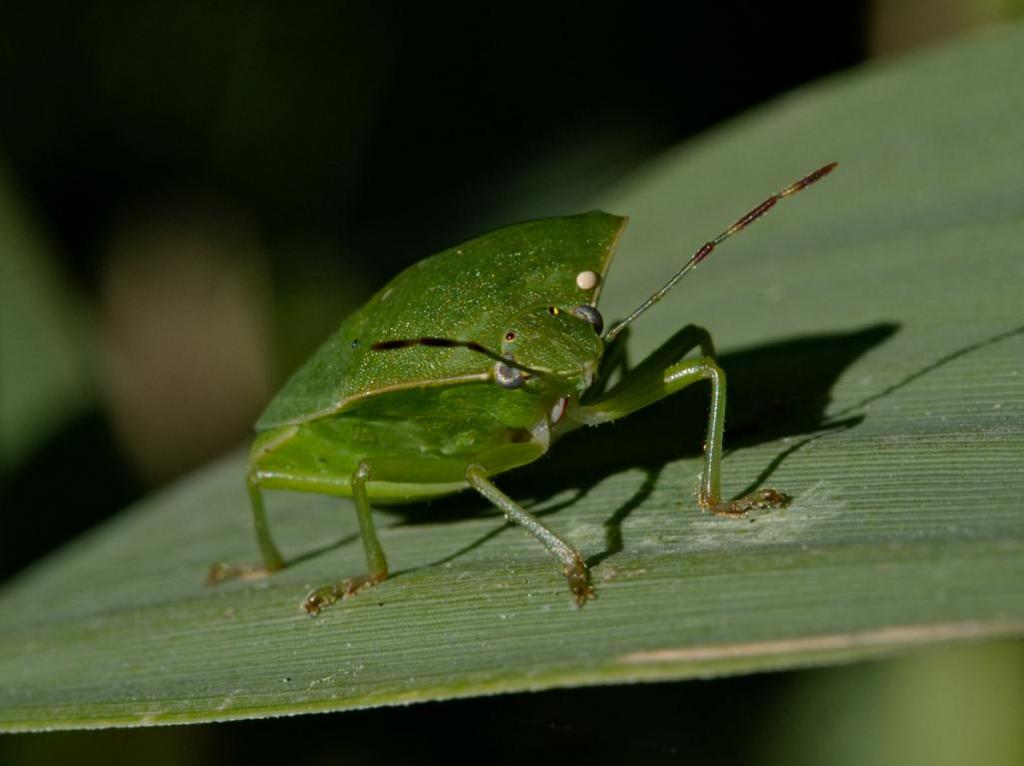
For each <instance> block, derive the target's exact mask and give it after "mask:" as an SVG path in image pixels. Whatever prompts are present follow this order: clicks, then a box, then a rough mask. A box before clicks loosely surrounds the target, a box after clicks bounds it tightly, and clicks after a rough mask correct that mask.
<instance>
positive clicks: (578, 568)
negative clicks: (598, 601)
mask: <svg viewBox="0 0 1024 766" xmlns="http://www.w3.org/2000/svg"><path fill="white" fill-rule="evenodd" d="M565 578H566V579H567V580H568V581H569V590H571V591H572V595H573V598H575V599H576V606H583V605H584V604H585V603H587V599H588V598H597V593H596V592H595V591H594V588H593V587H592V586H591V584H590V570H589V569H587V565H586V564H584V563H583V562H582V561H578V562H576V564H574V565H573V566H572V567H570V568H567V569H566V570H565Z"/></svg>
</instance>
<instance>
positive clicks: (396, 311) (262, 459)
mask: <svg viewBox="0 0 1024 766" xmlns="http://www.w3.org/2000/svg"><path fill="white" fill-rule="evenodd" d="M835 166H836V163H831V164H828V165H825V166H824V167H822V168H820V169H818V170H816V171H815V172H813V173H811V174H810V175H808V176H805V177H804V178H802V179H800V180H799V181H796V182H795V183H793V184H790V185H789V186H787V187H786V188H785V189H783V190H782V191H780V192H778V193H777V194H773V195H772V196H771V197H769V198H768V199H766V200H765V201H764V202H762V203H761V204H760V205H758V206H756V207H755V208H753V209H752V210H751V211H750V212H748V213H747V214H746V215H744V216H742V217H741V218H740V219H739V220H737V221H736V222H735V223H734V224H733V225H732V226H730V227H729V228H728V229H726V230H725V231H723V232H722V233H721V234H719V235H718V236H717V237H715V238H714V239H711V240H709V241H708V242H706V243H705V244H703V245H701V247H699V248H698V249H697V251H696V252H695V253H694V254H693V256H691V258H690V259H689V260H688V261H687V262H686V263H685V264H684V265H683V267H682V268H681V269H680V270H679V271H678V272H676V274H675V275H673V277H672V278H671V279H670V280H669V281H668V282H667V283H666V284H665V285H664V286H663V287H662V288H661V289H659V290H658V291H657V292H655V293H654V294H653V295H652V296H651V297H650V298H648V299H647V300H646V301H645V302H644V303H643V304H641V305H640V306H639V307H638V308H637V309H636V310H635V311H633V312H632V313H631V314H630V315H629V316H627V317H626V318H625V319H623V320H622V321H620V322H618V323H616V324H615V325H614V326H613V327H611V328H610V329H608V330H607V331H605V330H604V327H603V324H604V323H603V320H602V318H601V314H600V313H599V312H598V310H597V308H596V306H597V301H598V298H599V296H600V292H601V286H602V284H603V282H604V278H605V276H606V274H607V272H608V266H609V263H610V261H611V257H612V253H613V250H614V247H615V244H616V242H617V240H618V238H619V235H620V234H621V232H622V230H623V228H624V226H625V224H626V219H625V218H621V217H618V216H614V215H609V214H607V213H602V212H592V213H587V214H584V215H577V216H571V217H566V218H550V219H543V220H538V221H530V222H526V223H520V224H515V225H512V226H508V227H506V228H503V229H499V230H497V231H494V232H491V233H490V234H486V235H484V236H482V237H479V238H478V239H474V240H472V241H470V242H467V243H465V244H463V245H460V246H458V247H455V248H452V249H449V250H446V251H444V252H442V253H439V254H437V255H434V256H431V257H429V258H426V259H424V260H422V261H420V262H419V263H416V264H414V265H413V266H411V267H409V268H408V269H406V270H405V271H403V272H402V273H401V274H399V275H398V276H397V277H395V278H394V279H393V280H391V282H389V283H388V284H387V285H385V286H384V288H383V289H381V290H380V291H379V292H378V293H377V294H376V295H374V296H373V297H372V298H371V299H370V301H369V302H368V303H367V304H366V305H365V306H363V307H362V308H361V309H359V310H358V311H356V312H355V313H354V314H352V315H351V316H350V317H349V318H348V319H346V320H345V321H344V322H343V323H342V325H341V327H340V328H339V329H338V330H337V331H336V332H335V333H334V335H332V336H331V337H330V338H329V339H328V340H327V342H326V343H325V344H324V345H323V346H322V347H321V348H320V350H319V351H317V353H316V354H315V355H314V356H313V357H312V358H310V359H309V361H307V362H306V364H305V365H304V366H303V367H302V368H301V369H299V371H298V372H296V373H295V374H294V375H293V376H292V378H291V379H290V380H289V381H288V383H287V384H286V385H285V386H284V388H283V389H282V390H281V391H280V392H279V393H278V394H277V396H276V397H275V398H274V400H273V401H272V402H271V403H270V406H269V407H268V408H267V410H266V412H264V413H263V416H262V417H261V418H260V420H259V422H258V423H257V424H256V429H257V432H258V434H257V437H256V439H255V442H254V443H253V446H252V449H251V452H250V459H249V474H248V479H247V487H248V491H249V497H250V500H251V504H252V513H253V522H254V526H255V530H256V537H257V541H258V543H259V547H260V550H261V552H262V554H263V567H264V569H265V570H266V571H270V572H272V571H274V570H278V569H281V568H283V567H284V565H285V560H284V558H283V557H282V556H281V553H280V551H279V550H278V548H277V545H276V544H275V543H274V541H273V540H272V538H271V536H270V532H269V529H268V527H267V520H266V513H265V510H264V506H263V494H262V493H263V490H267V489H288V490H298V491H303V492H317V493H322V494H327V495H339V496H344V497H351V498H353V499H354V501H355V506H356V514H357V517H358V520H359V528H360V531H361V533H362V540H363V547H364V549H365V552H366V561H367V569H368V571H367V573H366V574H364V575H360V576H358V577H354V578H352V579H349V580H345V581H344V582H341V583H337V584H332V585H327V586H324V587H322V588H318V589H316V590H314V591H313V592H312V593H310V594H309V595H308V596H307V597H306V599H305V601H304V603H303V606H304V608H305V609H306V611H307V612H309V614H311V615H316V614H317V613H318V612H319V611H320V610H321V609H322V608H323V607H324V606H326V605H328V604H331V603H333V602H335V601H337V600H339V599H341V598H344V597H346V596H349V595H351V594H354V593H355V592H357V591H358V590H360V589H362V588H364V587H366V586H369V585H374V584H376V583H379V582H381V581H382V580H384V579H386V578H387V576H388V565H387V561H386V559H385V556H384V551H383V550H382V548H381V545H380V542H379V541H378V539H377V534H376V531H375V529H374V525H373V519H372V513H371V504H378V505H387V504H396V503H407V502H416V501H422V500H427V499H430V498H436V497H440V496H442V495H447V494H451V493H454V492H458V491H460V490H463V489H466V488H473V489H474V490H476V491H477V492H479V493H480V494H481V495H483V496H484V497H485V498H487V500H489V501H490V502H491V503H493V504H494V505H495V506H497V507H498V508H499V509H500V510H501V511H502V512H503V513H504V514H505V516H506V518H507V519H509V520H510V521H514V522H516V523H518V524H520V525H522V526H523V527H524V528H525V529H526V530H527V531H528V532H530V533H531V534H532V535H534V536H535V537H536V538H537V539H538V540H539V541H540V542H541V543H542V544H543V545H544V547H545V548H547V550H548V551H549V552H550V553H551V554H552V555H554V556H555V557H556V558H557V559H558V560H559V561H560V562H561V564H562V568H563V572H564V573H565V576H566V578H567V580H568V583H569V589H570V590H571V591H572V593H573V595H574V597H575V599H576V602H577V603H578V604H580V605H582V604H583V603H584V602H585V601H586V600H587V599H588V598H590V597H591V596H593V595H594V591H593V589H592V588H591V585H590V572H589V570H588V569H587V566H586V564H585V563H584V561H583V558H582V556H581V555H580V554H579V552H578V551H577V550H576V549H575V548H573V547H572V546H571V545H570V544H569V543H567V542H566V541H564V540H563V539H561V538H560V537H559V536H558V535H556V534H555V533H554V532H552V531H551V530H550V529H548V528H547V527H546V526H544V525H543V524H542V523H541V522H540V521H539V520H538V519H536V518H535V517H534V516H532V515H531V514H530V513H528V512H527V511H526V510H524V509H523V508H522V507H521V506H520V505H518V504H517V503H516V502H515V501H514V500H513V499H512V498H510V497H508V496H507V495H505V494H504V493H502V492H501V490H499V489H498V487H497V486H495V484H494V483H493V482H492V480H491V478H492V477H493V476H495V475H497V474H500V473H502V472H504V471H508V470H510V469H512V468H516V467H519V466H522V465H525V464H527V463H531V462H533V461H534V460H537V459H538V458H539V457H540V456H541V455H543V454H544V453H545V452H547V451H548V449H549V447H550V446H551V444H552V443H553V442H554V441H555V440H556V439H558V438H559V437H560V436H562V435H564V434H565V433H568V432H569V431H572V430H574V429H576V428H579V427H581V426H586V425H597V424H600V423H606V422H609V421H613V420H617V419H618V418H621V417H624V416H626V415H628V414H630V413H631V412H634V411H636V410H639V409H641V408H643V407H646V406H648V405H650V404H652V403H654V402H656V401H658V400H660V399H662V398H664V397H666V396H668V395H670V394H672V393H674V392H676V391H679V390H680V389H682V388H684V387H685V386H688V385H690V384H691V383H696V382H698V381H702V380H708V381H710V383H711V407H710V413H709V417H708V426H707V437H706V439H705V444H704V467H703V470H702V473H701V479H700V488H699V490H698V497H697V501H698V504H699V505H700V507H701V508H702V509H704V510H706V511H711V512H713V513H717V514H723V515H730V516H735V515H742V514H745V513H746V512H747V511H749V510H751V509H753V508H767V507H781V506H784V505H786V504H787V503H788V502H789V499H790V498H789V497H788V496H787V495H785V494H783V493H781V492H777V491H775V490H772V489H761V490H759V491H756V492H754V493H752V494H750V495H748V496H746V497H743V498H740V499H738V500H733V501H728V500H724V499H723V498H722V495H721V490H720V480H719V474H720V469H721V461H722V434H723V422H724V416H725V376H724V373H723V372H722V369H721V368H720V367H719V366H718V364H716V362H715V354H714V350H713V346H712V343H711V338H710V336H709V334H708V332H707V331H706V330H704V329H702V328H699V327H696V326H693V325H690V326H688V327H686V328H685V329H684V330H683V331H681V332H680V333H678V334H677V336H676V340H675V341H674V342H673V344H670V345H671V347H670V348H669V349H668V352H667V353H666V352H665V350H664V349H662V351H660V352H659V354H658V355H657V358H654V356H652V357H651V358H648V360H646V361H645V362H644V363H643V364H641V365H640V366H638V367H637V368H635V369H634V370H632V371H631V372H629V373H628V374H626V375H624V376H623V377H622V379H621V380H619V381H618V383H616V384H615V385H614V386H613V387H612V388H611V389H610V390H608V391H607V392H604V384H605V382H606V381H604V380H601V379H600V370H601V369H603V368H602V367H601V366H600V362H601V360H602V357H603V356H605V355H606V352H608V350H609V349H610V348H611V347H612V344H613V343H614V342H615V339H616V338H617V337H618V336H619V334H620V333H621V332H622V331H623V329H624V328H625V327H627V326H628V325H629V324H630V323H631V322H633V321H634V320H635V319H636V318H637V317H638V316H640V315H641V314H642V313H643V312H644V311H646V310H647V309H648V308H650V307H651V306H652V305H653V304H654V303H656V302H658V301H660V300H661V299H662V298H663V297H664V296H665V294H666V293H667V292H668V291H669V290H671V289H672V288H673V287H674V286H675V284H676V283H677V282H678V281H679V280H680V279H681V278H682V277H683V276H684V275H685V274H686V273H687V272H689V271H690V270H692V269H693V268H694V267H695V266H697V264H699V263H700V262H701V261H702V260H703V259H704V258H706V257H707V256H708V255H709V254H710V253H711V251H712V250H714V248H715V247H716V246H717V245H718V244H720V243H721V242H722V241H724V240H726V239H728V238H729V237H731V236H732V235H733V234H736V233H737V232H739V231H740V230H742V229H744V228H746V227H747V226H748V225H750V224H751V223H753V222H754V221H755V220H757V219H758V218H760V217H761V216H762V215H764V214H765V213H766V212H768V210H770V209H771V208H772V207H774V205H775V204H776V203H777V202H778V201H779V200H781V199H783V198H785V197H788V196H790V195H792V194H795V193H796V192H798V191H800V190H801V189H804V188H806V187H807V186H809V185H811V184H812V183H814V182H815V181H817V180H818V179H820V178H822V177H823V176H825V175H826V174H828V173H829V172H831V171H832V170H833V169H834V168H835ZM621 340H622V339H621V338H620V344H621ZM693 348H699V349H700V353H701V356H700V357H699V358H695V359H683V357H684V356H685V355H686V353H687V352H689V351H690V350H691V349H693ZM588 392H589V394H590V395H589V396H588ZM595 392H596V393H595ZM240 571H241V570H238V569H237V568H232V567H228V566H225V565H217V566H215V567H214V570H213V572H211V579H213V580H221V579H225V578H226V577H230V576H232V575H235V574H238V573H239V572H240Z"/></svg>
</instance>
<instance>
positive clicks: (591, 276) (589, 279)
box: [576, 271, 599, 290]
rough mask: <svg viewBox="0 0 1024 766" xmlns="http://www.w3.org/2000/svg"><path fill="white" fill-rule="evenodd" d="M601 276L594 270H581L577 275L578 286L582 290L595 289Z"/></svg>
mask: <svg viewBox="0 0 1024 766" xmlns="http://www.w3.org/2000/svg"><path fill="white" fill-rule="evenodd" d="M598 280H599V277H598V276H597V273H596V272H593V271H581V272H580V273H579V274H577V275H576V287H578V288H580V290H593V289H594V288H595V287H597V283H598Z"/></svg>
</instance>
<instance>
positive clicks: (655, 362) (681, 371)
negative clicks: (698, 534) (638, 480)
mask: <svg viewBox="0 0 1024 766" xmlns="http://www.w3.org/2000/svg"><path fill="white" fill-rule="evenodd" d="M694 346H700V347H701V351H702V352H703V354H704V356H703V357H701V358H699V359H693V360H685V361H681V362H680V361H675V360H678V359H679V357H681V356H683V355H684V354H685V353H686V352H687V351H689V350H690V349H691V348H693V347H694ZM670 360H672V361H673V362H674V363H669V361H670ZM702 380H707V381H708V382H710V383H711V407H710V411H709V413H708V430H707V436H706V437H705V440H704V470H703V471H702V473H701V479H700V489H699V490H698V493H697V501H698V503H699V504H700V507H701V508H703V509H704V510H706V511H711V512H712V513H717V514H719V515H723V516H742V515H743V514H745V513H747V512H748V511H751V510H753V509H755V508H781V507H784V506H786V505H787V504H788V503H789V502H790V500H791V498H790V497H789V495H786V494H784V493H782V492H779V491H778V490H774V489H768V488H765V489H761V490H757V491H756V492H752V493H751V494H749V495H746V496H745V497H741V498H739V499H738V500H723V499H722V489H721V473H722V450H723V447H722V435H723V431H724V428H725V391H726V387H725V373H724V372H723V371H722V368H721V367H719V366H718V364H717V363H716V362H715V360H714V358H713V352H712V350H711V340H710V337H709V336H708V333H707V331H706V330H703V329H701V328H699V327H694V326H692V325H691V326H688V327H686V328H684V329H683V330H682V331H680V332H679V333H677V334H676V335H675V336H674V337H673V338H672V339H671V340H670V341H669V342H668V343H666V344H665V345H663V346H662V347H661V348H660V349H658V350H657V351H655V352H654V353H653V354H652V355H651V356H650V357H648V358H647V359H646V360H645V361H644V362H643V363H642V364H641V365H640V366H639V367H637V368H636V370H634V371H633V372H632V373H631V374H630V375H629V376H627V377H626V378H624V379H623V380H622V381H620V383H619V384H618V385H617V386H616V387H615V388H613V389H612V390H611V391H609V392H608V393H607V394H606V395H605V396H603V397H601V398H600V399H598V400H597V401H596V402H593V403H591V404H589V405H585V406H581V407H578V408H576V410H575V411H573V412H572V413H571V417H573V418H574V419H575V420H577V421H579V422H580V423H584V424H587V425H597V424H598V423H606V422H609V421H612V420H618V419H619V418H622V417H625V416H626V415H629V414H630V413H631V412H636V411H637V410H640V409H643V408H644V407H647V406H648V405H650V404H653V403H654V402H657V401H660V400H661V399H664V398H665V397H666V396H669V395H670V394H674V393H675V392H676V391H679V390H681V389H683V388H685V387H686V386H689V385H690V384H692V383H697V382H699V381H702Z"/></svg>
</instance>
